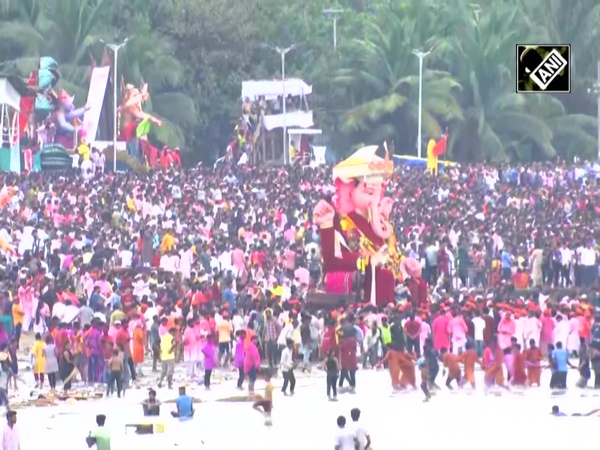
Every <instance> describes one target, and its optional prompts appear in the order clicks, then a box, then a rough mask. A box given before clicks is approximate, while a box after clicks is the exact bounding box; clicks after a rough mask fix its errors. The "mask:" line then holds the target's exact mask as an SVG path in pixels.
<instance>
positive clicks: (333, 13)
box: [323, 9, 344, 50]
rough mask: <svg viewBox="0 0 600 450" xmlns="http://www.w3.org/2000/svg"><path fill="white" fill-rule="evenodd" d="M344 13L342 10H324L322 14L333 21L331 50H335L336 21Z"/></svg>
mask: <svg viewBox="0 0 600 450" xmlns="http://www.w3.org/2000/svg"><path fill="white" fill-rule="evenodd" d="M343 13H344V10H343V9H324V10H323V14H325V17H326V18H327V19H329V20H332V21H333V49H334V50H337V21H338V19H339V18H340V17H341V16H342V14H343Z"/></svg>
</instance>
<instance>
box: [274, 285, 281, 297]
mask: <svg viewBox="0 0 600 450" xmlns="http://www.w3.org/2000/svg"><path fill="white" fill-rule="evenodd" d="M271 293H272V294H273V296H274V297H280V298H281V297H282V296H283V286H277V287H276V288H271Z"/></svg>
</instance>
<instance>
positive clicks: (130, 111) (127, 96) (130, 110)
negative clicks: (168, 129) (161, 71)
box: [119, 84, 162, 142]
mask: <svg viewBox="0 0 600 450" xmlns="http://www.w3.org/2000/svg"><path fill="white" fill-rule="evenodd" d="M149 95H150V94H149V93H148V84H144V85H143V86H142V87H141V89H138V88H136V87H135V86H133V85H132V84H127V85H126V86H124V88H123V93H122V97H123V101H122V103H121V106H120V107H119V112H120V114H121V134H120V135H119V140H123V141H126V142H131V141H134V140H135V139H136V138H137V139H141V140H145V139H147V136H148V133H149V132H150V128H151V125H156V126H158V127H160V126H161V125H162V121H161V120H160V119H157V118H156V117H154V116H152V115H150V114H147V113H145V112H144V110H143V109H142V105H143V104H144V103H145V102H146V101H147V100H148V98H149Z"/></svg>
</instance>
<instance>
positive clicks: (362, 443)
mask: <svg viewBox="0 0 600 450" xmlns="http://www.w3.org/2000/svg"><path fill="white" fill-rule="evenodd" d="M350 417H351V418H352V425H353V428H354V438H355V439H356V440H357V441H358V447H356V448H357V449H358V450H368V449H370V448H371V436H370V435H369V432H368V431H367V430H366V429H365V428H364V427H363V426H362V425H361V424H360V423H359V422H358V420H359V419H360V409H358V408H352V410H351V411H350Z"/></svg>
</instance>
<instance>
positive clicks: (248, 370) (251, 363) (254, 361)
mask: <svg viewBox="0 0 600 450" xmlns="http://www.w3.org/2000/svg"><path fill="white" fill-rule="evenodd" d="M256 342H257V337H256V336H252V338H251V339H250V343H249V345H248V348H247V349H246V355H245V357H244V373H245V374H247V375H248V391H249V392H250V393H252V392H254V383H255V382H256V377H257V375H258V370H259V369H260V353H259V352H258V347H257V346H256Z"/></svg>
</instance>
